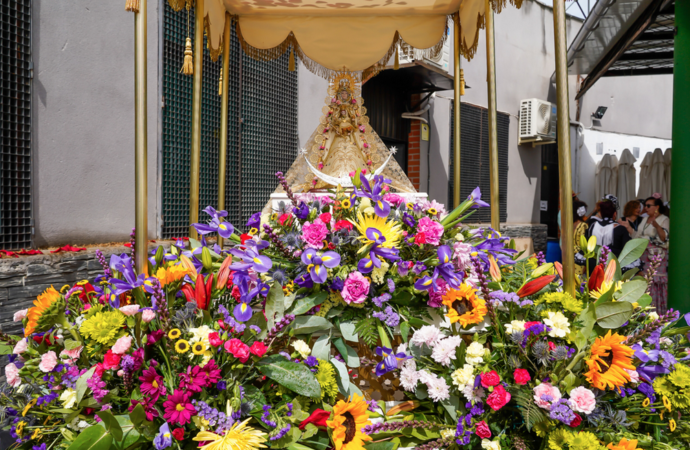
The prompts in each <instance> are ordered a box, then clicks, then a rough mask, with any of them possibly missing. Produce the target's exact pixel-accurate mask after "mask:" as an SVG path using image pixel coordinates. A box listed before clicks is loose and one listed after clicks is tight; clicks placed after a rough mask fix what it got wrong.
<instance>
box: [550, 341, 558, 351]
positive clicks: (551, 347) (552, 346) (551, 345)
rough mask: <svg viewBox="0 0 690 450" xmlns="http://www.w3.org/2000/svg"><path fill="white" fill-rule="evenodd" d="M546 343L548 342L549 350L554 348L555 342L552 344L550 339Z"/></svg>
mask: <svg viewBox="0 0 690 450" xmlns="http://www.w3.org/2000/svg"><path fill="white" fill-rule="evenodd" d="M548 344H549V350H551V351H554V350H556V344H554V343H553V342H551V341H549V342H548Z"/></svg>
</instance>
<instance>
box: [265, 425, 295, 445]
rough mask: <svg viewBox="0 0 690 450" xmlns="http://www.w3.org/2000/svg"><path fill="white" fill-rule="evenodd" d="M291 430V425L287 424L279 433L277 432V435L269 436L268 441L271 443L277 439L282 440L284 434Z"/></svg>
mask: <svg viewBox="0 0 690 450" xmlns="http://www.w3.org/2000/svg"><path fill="white" fill-rule="evenodd" d="M291 428H292V425H290V424H287V425H286V426H285V428H281V429H280V431H278V434H276V435H275V436H271V437H270V438H268V439H269V440H271V441H277V440H278V439H282V438H283V437H284V436H285V435H286V434H288V432H289V431H290V429H291Z"/></svg>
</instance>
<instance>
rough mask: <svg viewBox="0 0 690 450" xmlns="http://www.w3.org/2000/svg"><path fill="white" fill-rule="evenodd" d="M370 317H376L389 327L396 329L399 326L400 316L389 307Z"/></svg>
mask: <svg viewBox="0 0 690 450" xmlns="http://www.w3.org/2000/svg"><path fill="white" fill-rule="evenodd" d="M384 295H385V294H384ZM372 316H374V317H376V318H377V319H379V320H380V321H381V322H383V323H385V324H386V325H388V326H389V327H397V326H398V325H399V324H400V316H399V315H398V313H396V312H395V311H394V310H393V308H391V307H390V306H386V309H385V310H383V311H377V312H374V313H373V314H372Z"/></svg>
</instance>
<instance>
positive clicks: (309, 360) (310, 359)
mask: <svg viewBox="0 0 690 450" xmlns="http://www.w3.org/2000/svg"><path fill="white" fill-rule="evenodd" d="M304 364H306V365H307V366H309V367H316V366H318V365H319V360H318V359H316V357H315V356H311V355H310V356H307V359H305V360H304Z"/></svg>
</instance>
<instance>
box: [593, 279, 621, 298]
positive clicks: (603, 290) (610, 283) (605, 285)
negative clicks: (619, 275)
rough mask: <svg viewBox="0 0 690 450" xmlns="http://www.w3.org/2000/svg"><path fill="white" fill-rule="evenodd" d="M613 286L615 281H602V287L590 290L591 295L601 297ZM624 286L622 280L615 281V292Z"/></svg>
mask: <svg viewBox="0 0 690 450" xmlns="http://www.w3.org/2000/svg"><path fill="white" fill-rule="evenodd" d="M613 286H614V282H613V281H604V282H603V283H601V287H600V288H599V289H597V290H596V291H589V295H590V296H591V297H592V298H599V297H601V296H602V295H604V294H606V293H607V292H608V291H610V290H611V287H613ZM622 287H623V282H622V281H619V282H617V283H615V289H614V290H613V292H616V291H620V290H621V288H622Z"/></svg>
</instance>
